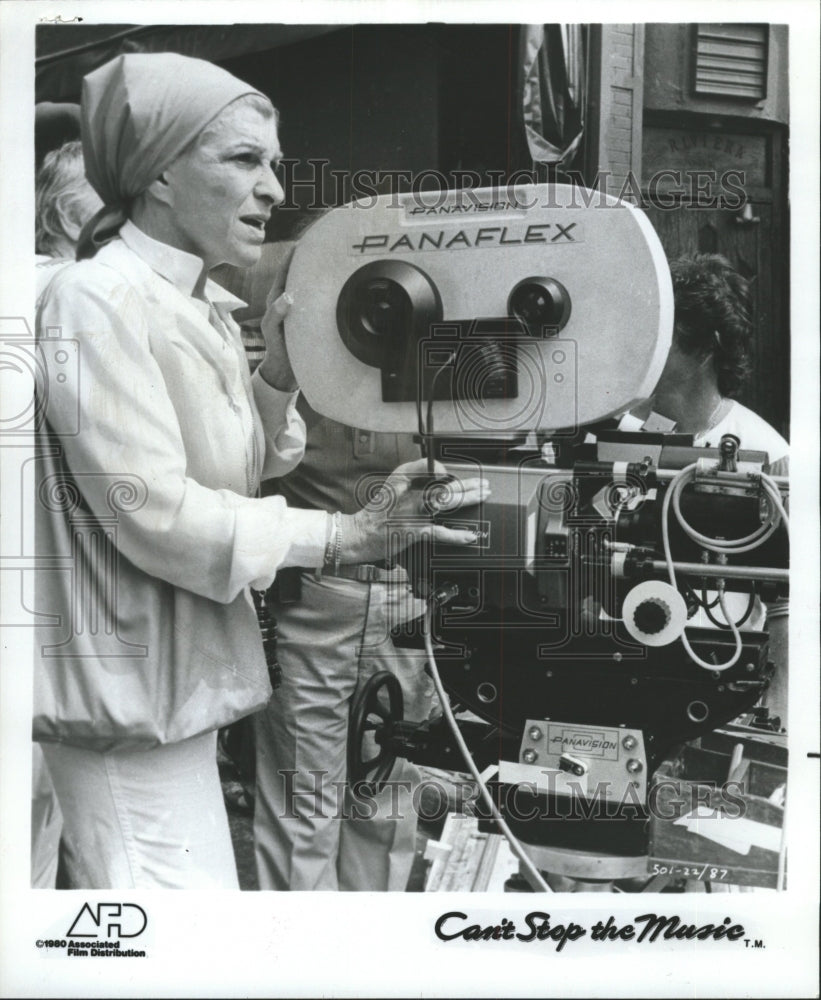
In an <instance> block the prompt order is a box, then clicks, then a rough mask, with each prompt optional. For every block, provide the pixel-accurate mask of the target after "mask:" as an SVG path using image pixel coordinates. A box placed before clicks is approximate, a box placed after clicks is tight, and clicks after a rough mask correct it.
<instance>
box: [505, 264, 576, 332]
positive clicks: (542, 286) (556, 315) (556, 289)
mask: <svg viewBox="0 0 821 1000" xmlns="http://www.w3.org/2000/svg"><path fill="white" fill-rule="evenodd" d="M507 312H508V315H509V316H515V317H516V318H517V319H519V320H521V321H522V322H523V323H524V324H525V326H526V327H527V330H528V333H529V334H530V336H531V337H551V336H555V335H556V334H557V333H558V332H559V331H560V330H561V329H562V328H563V327H564V326H565V325H566V324H567V321H568V320H569V319H570V312H571V302H570V295H569V293H568V291H567V289H566V288H565V287H564V285H563V284H562V283H561V282H560V281H556V279H555V278H538V277H532V278H525V279H524V280H523V281H520V282H519V283H518V284H517V285H516V286H515V287H514V288H513V291H512V292H511V293H510V295H509V297H508V300H507Z"/></svg>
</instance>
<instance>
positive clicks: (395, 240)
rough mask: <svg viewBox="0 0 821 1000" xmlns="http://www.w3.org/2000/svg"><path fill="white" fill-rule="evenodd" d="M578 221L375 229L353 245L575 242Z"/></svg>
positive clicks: (383, 248) (390, 248) (394, 249)
mask: <svg viewBox="0 0 821 1000" xmlns="http://www.w3.org/2000/svg"><path fill="white" fill-rule="evenodd" d="M577 227H578V223H577V222H570V223H568V225H566V226H562V225H559V223H554V222H538V223H533V224H531V225H529V226H482V227H481V228H479V229H477V230H475V231H474V230H465V229H460V230H459V231H458V232H456V233H454V232H453V230H451V229H437V230H430V231H426V230H423V231H422V232H416V233H404V234H403V235H402V236H399V237H397V236H396V234H395V233H394V234H390V233H374V234H372V235H370V236H363V238H362V242H361V243H354V244H353V247H352V249H353V250H358V251H359V253H401V252H402V251H405V252H413V251H415V250H461V249H464V250H467V249H476V248H477V247H508V246H528V245H532V244H534V243H550V244H561V243H578V242H579V239H580V236H579V234H577V233H574V232H573V230H574V229H576V228H577Z"/></svg>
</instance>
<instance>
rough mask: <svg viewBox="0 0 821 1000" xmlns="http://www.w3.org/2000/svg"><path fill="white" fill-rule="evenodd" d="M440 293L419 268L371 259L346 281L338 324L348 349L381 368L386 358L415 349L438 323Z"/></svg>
mask: <svg viewBox="0 0 821 1000" xmlns="http://www.w3.org/2000/svg"><path fill="white" fill-rule="evenodd" d="M441 316H442V305H441V301H440V299H439V293H438V292H437V290H436V287H435V285H434V284H433V282H432V281H431V280H430V278H429V277H428V276H427V275H426V274H425V273H424V271H422V270H421V269H420V268H418V267H415V266H414V265H413V264H407V263H405V262H401V261H372V262H371V263H369V264H365V265H364V266H363V267H361V268H359V270H357V271H355V272H354V273H353V274H352V275H351V276H350V278H348V280H347V281H346V282H345V284H344V286H343V287H342V291H341V292H340V295H339V300H338V302H337V312H336V319H337V326H338V328H339V333H340V336H341V337H342V340H343V341H344V343H345V345H346V346H347V348H348V350H350V352H351V353H352V354H353V355H354V357H356V358H358V359H359V360H360V361H363V362H364V363H365V364H367V365H371V366H373V367H376V368H379V367H381V366H382V365H383V364H384V363H386V361H387V359H388V356H389V355H390V354H391V353H393V354H396V353H397V352H399V353H401V352H402V351H403V349H407V348H409V347H412V346H413V338H414V334H415V332H416V331H417V328H418V330H419V331H422V332H424V333H427V330H428V326H429V324H430V323H431V322H436V321H437V320H440V319H441Z"/></svg>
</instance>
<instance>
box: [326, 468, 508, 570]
mask: <svg viewBox="0 0 821 1000" xmlns="http://www.w3.org/2000/svg"><path fill="white" fill-rule="evenodd" d="M427 468H428V467H427V462H426V461H425V460H424V459H420V460H418V461H416V462H407V463H405V465H400V466H399V467H398V468H397V469H395V470H394V471H393V472H392V473H391V474H390V476H388V478H387V479H386V480H385V482H384V483H383V484H382V485H380V486H379V488H378V489H377V490H376V491H375V492H374V495H373V497H372V498H371V500H370V502H369V503H368V504H367V505H366V506H365V507H363V508H362V510H360V511H358V512H357V513H356V514H346V515H343V516H342V522H341V526H340V527H341V534H342V545H341V549H340V562H341V563H342V564H343V565H353V564H355V563H363V562H376V561H381V560H384V559H387V560H391V559H393V558H394V556H396V555H398V554H399V553H400V552H402V551H403V550H404V549H406V548H407V547H408V546H409V545H412V544H413V543H414V542H418V541H420V540H421V539H423V538H432V539H433V540H434V541H435V542H440V543H443V544H446V545H470V544H471V543H472V542H475V541H476V534H475V533H474V532H473V531H465V530H463V529H461V528H447V527H445V526H444V525H442V524H433V523H432V521H431V517H432V516H433V515H434V514H435V513H438V512H440V511H450V510H457V509H458V508H460V507H470V506H472V505H473V504H477V503H480V502H481V501H482V500H484V499H485V498H486V497H487V496H488V495H489V492H490V491H489V489H488V483H487V480H486V479H478V478H471V479H453V478H448V479H446V480H443V481H442V482H436V483H434V484H432V485H431V484H428V485H424V484H423V483H422V482H421V480H424V479H426V478H427ZM435 472H436V475H437V476H442V477H444V476H446V471H445V468H444V466H442V465H440V464H439V463H438V462H437V463H436V466H435ZM414 479H416V480H417V483H414V482H413V480H414Z"/></svg>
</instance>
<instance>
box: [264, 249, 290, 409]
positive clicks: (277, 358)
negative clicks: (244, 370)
mask: <svg viewBox="0 0 821 1000" xmlns="http://www.w3.org/2000/svg"><path fill="white" fill-rule="evenodd" d="M282 247H283V250H282V261H281V264H280V266H279V268H278V270H277V273H276V277H275V278H274V283H273V285H272V286H271V291H270V292H269V293H268V301H267V302H266V305H265V315H264V316H263V318H262V323H261V329H262V335H263V337H264V338H265V357H264V358H263V359H262V361H261V362H260V365H259V369H258V370H259V373H260V375H261V376H262V377H263V378H264V379H265V381H266V382H267V383H268V384H269V385H271V386H273V387H274V388H275V389H280V390H281V391H282V392H295V391H296V390H297V389H298V388H299V383H298V382H297V380H296V376H295V375H294V370H293V368H292V367H291V361H290V359H289V357H288V351H287V349H286V347H285V328H284V326H283V320H284V319H285V317H286V316H287V315H288V310H289V309H290V308H291V305H292V304H293V303H292V301H291V298H290V296H288V295H287V294H286V293H285V279H286V278H287V276H288V268H289V266H290V263H291V258H292V257H293V255H294V250H295V248H296V243H283V244H282Z"/></svg>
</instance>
